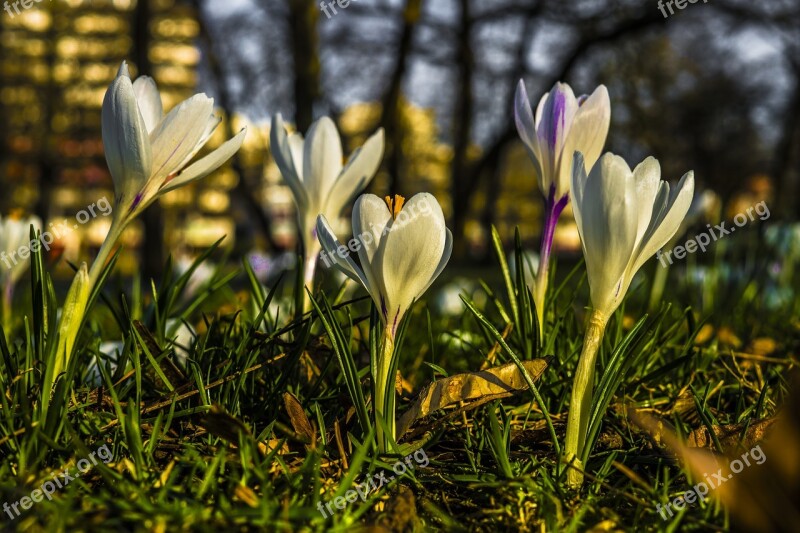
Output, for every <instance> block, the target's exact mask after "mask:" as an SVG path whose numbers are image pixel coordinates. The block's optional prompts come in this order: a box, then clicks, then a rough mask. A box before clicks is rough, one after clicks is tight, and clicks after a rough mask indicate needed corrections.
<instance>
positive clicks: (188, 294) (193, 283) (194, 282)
mask: <svg viewBox="0 0 800 533" xmlns="http://www.w3.org/2000/svg"><path fill="white" fill-rule="evenodd" d="M194 262H195V259H194V258H192V257H188V256H181V257H179V258H178V259H177V260H176V261H175V273H176V274H177V275H178V277H180V276H182V275H184V274H185V273H186V272H187V271H188V270H189V269H190V268H191V267H192V265H193V264H194ZM216 272H217V265H215V264H213V263H211V262H210V261H208V260H205V261H202V262H201V263H200V264H199V265H197V268H195V269H194V272H192V273H191V275H190V276H189V280H188V281H187V282H186V287H185V288H184V289H183V294H182V295H181V297H182V299H183V300H186V301H188V300H192V299H193V298H194V296H195V294H197V291H198V290H200V289H202V288H203V287H204V286H205V285H206V284H208V282H209V281H211V280H212V279H213V278H214V274H215V273H216Z"/></svg>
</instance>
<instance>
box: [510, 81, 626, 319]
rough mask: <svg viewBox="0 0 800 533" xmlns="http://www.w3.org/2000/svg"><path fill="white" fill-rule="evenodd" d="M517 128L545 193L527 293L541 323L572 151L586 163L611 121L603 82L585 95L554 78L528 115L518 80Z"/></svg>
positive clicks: (525, 95)
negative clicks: (535, 267)
mask: <svg viewBox="0 0 800 533" xmlns="http://www.w3.org/2000/svg"><path fill="white" fill-rule="evenodd" d="M514 118H515V122H516V125H517V132H518V133H519V136H520V138H521V139H522V141H523V142H524V143H525V146H526V147H527V149H528V154H529V155H530V157H531V160H532V161H533V166H534V167H535V169H536V176H537V179H538V180H539V189H540V190H541V192H542V195H544V199H545V220H544V227H543V230H542V244H541V251H540V258H541V265H542V266H541V268H540V269H539V271H538V273H537V276H536V283H535V286H534V288H533V299H534V302H535V304H536V313H537V315H538V316H539V327H540V332H541V331H542V329H541V328H543V327H544V307H545V295H546V293H547V283H548V275H549V270H550V252H551V249H552V246H553V236H554V235H555V230H556V225H557V224H558V218H559V217H560V216H561V212H562V211H563V210H564V208H565V207H566V206H567V203H568V202H569V191H570V182H571V180H572V165H573V155H574V154H575V152H576V151H578V152H581V153H582V154H583V155H584V159H585V163H586V165H588V167H589V168H591V167H592V166H593V165H594V163H595V161H597V158H598V157H600V153H601V152H602V150H603V145H605V142H606V137H607V136H608V126H609V123H610V122H611V102H610V101H609V98H608V90H606V88H605V86H604V85H600V86H599V87H597V89H595V91H594V92H593V93H592V95H591V96H581V97H579V98H575V95H574V94H573V92H572V88H571V87H570V86H569V85H567V84H566V83H556V84H555V85H554V86H553V88H552V89H551V90H550V92H549V93H547V94H545V95H544V96H543V97H542V98H541V100H539V106H538V107H537V108H536V115H535V116H534V114H533V111H532V109H531V104H530V102H529V101H528V93H527V91H526V90H525V83H524V82H523V81H522V80H520V82H519V85H518V86H517V94H516V98H515V101H514Z"/></svg>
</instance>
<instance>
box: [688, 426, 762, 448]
mask: <svg viewBox="0 0 800 533" xmlns="http://www.w3.org/2000/svg"><path fill="white" fill-rule="evenodd" d="M775 420H776V419H775V418H767V419H765V420H759V421H758V422H754V423H751V424H750V426H749V427H748V428H747V432H746V433H745V435H744V438H743V439H742V431H743V430H744V424H726V425H724V426H711V429H712V430H713V431H714V434H715V435H716V436H717V440H719V444H720V446H722V448H723V449H724V450H726V451H728V450H736V449H740V448H741V449H743V450H749V449H750V448H752V447H753V446H755V445H756V444H758V443H759V442H761V441H763V440H764V437H765V436H766V433H767V430H768V428H769V427H770V426H771V425H772V424H773V423H774V422H775ZM740 440H741V444H740V442H739V441H740ZM686 445H687V446H689V447H690V448H713V447H714V439H712V438H711V435H710V433H709V431H708V428H707V427H706V426H703V427H700V428H697V429H695V430H693V431H692V432H691V433H689V436H688V438H687V439H686Z"/></svg>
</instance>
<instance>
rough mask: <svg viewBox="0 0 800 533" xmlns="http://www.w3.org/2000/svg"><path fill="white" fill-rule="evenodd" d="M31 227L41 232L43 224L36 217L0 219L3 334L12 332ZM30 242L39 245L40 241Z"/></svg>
mask: <svg viewBox="0 0 800 533" xmlns="http://www.w3.org/2000/svg"><path fill="white" fill-rule="evenodd" d="M31 225H33V227H34V228H35V229H36V230H39V231H41V229H42V221H41V220H40V219H39V217H36V216H29V217H27V218H24V217H19V216H15V215H10V216H8V217H6V218H3V217H0V288H1V289H2V291H3V296H2V298H3V329H5V331H6V334H8V333H10V329H11V309H12V306H11V302H12V300H13V299H14V287H15V286H16V284H17V281H19V278H20V277H21V276H22V275H23V274H24V273H25V271H26V270H27V269H28V265H30V263H31V258H30V252H31ZM33 243H34V244H33V245H34V246H36V247H38V246H40V242H39V241H33ZM20 252H21V253H20Z"/></svg>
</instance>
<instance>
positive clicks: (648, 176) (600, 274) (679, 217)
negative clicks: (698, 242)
mask: <svg viewBox="0 0 800 533" xmlns="http://www.w3.org/2000/svg"><path fill="white" fill-rule="evenodd" d="M693 194H694V174H693V173H692V172H691V171H690V172H687V173H686V174H685V175H684V176H683V178H681V180H680V182H679V183H678V186H677V187H676V188H674V189H672V190H671V189H670V186H669V184H668V183H667V182H665V181H662V180H661V167H660V165H659V164H658V161H657V160H656V159H654V158H652V157H648V158H647V159H645V160H644V161H643V162H642V163H640V164H639V165H638V166H637V167H636V168H635V169H634V170H633V171H631V169H630V167H628V165H627V163H625V160H624V159H622V158H621V157H619V156H616V155H613V154H605V155H603V157H602V158H600V160H599V161H598V162H597V163H596V164H595V165H594V167H592V170H591V172H590V173H589V175H588V176H587V174H586V170H585V167H584V162H583V156H582V155H581V154H580V153H576V154H575V165H574V174H573V178H572V201H573V211H574V213H575V221H576V223H577V225H578V232H579V233H580V236H581V244H582V246H583V256H584V258H585V259H586V270H587V273H588V278H589V290H590V295H591V303H592V309H591V311H590V313H589V317H588V319H587V324H586V334H585V338H584V344H583V350H582V352H581V356H580V359H579V361H578V368H577V370H576V373H575V382H574V384H573V388H572V396H571V398H572V399H571V402H570V407H569V417H568V421H567V437H566V443H565V458H566V460H567V461H574V463H573V464H574V465H575V466H576V467H577V468H578V469H580V468H581V467H582V462H581V461H582V459H583V458H585V455H586V453H585V450H584V444H585V440H586V429H587V424H588V418H589V406H590V404H591V397H592V388H593V386H594V367H595V360H596V358H597V352H598V349H599V347H600V343H601V341H602V339H603V333H604V331H605V326H606V323H607V322H608V319H609V317H610V316H611V314H612V313H613V312H614V311H615V310H616V309H617V307H618V306H619V304H620V303H621V302H622V300H623V299H624V297H625V293H626V292H627V291H628V287H629V286H630V284H631V280H632V279H633V276H634V275H635V274H636V272H638V270H639V269H640V268H641V267H642V265H644V263H645V262H646V261H647V260H648V259H650V258H651V257H652V256H653V255H654V254H655V253H656V251H658V250H659V249H660V248H661V247H662V246H664V244H666V243H667V242H668V241H669V239H670V238H672V236H673V235H674V234H675V232H676V231H678V228H679V227H680V224H681V222H682V221H683V219H684V217H685V216H686V213H687V211H688V210H689V205H690V204H691V202H692V195H693ZM568 480H569V483H570V484H571V485H572V486H579V485H580V484H581V483H582V481H583V475H582V473H581V472H580V470H576V469H570V471H569V475H568Z"/></svg>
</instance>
